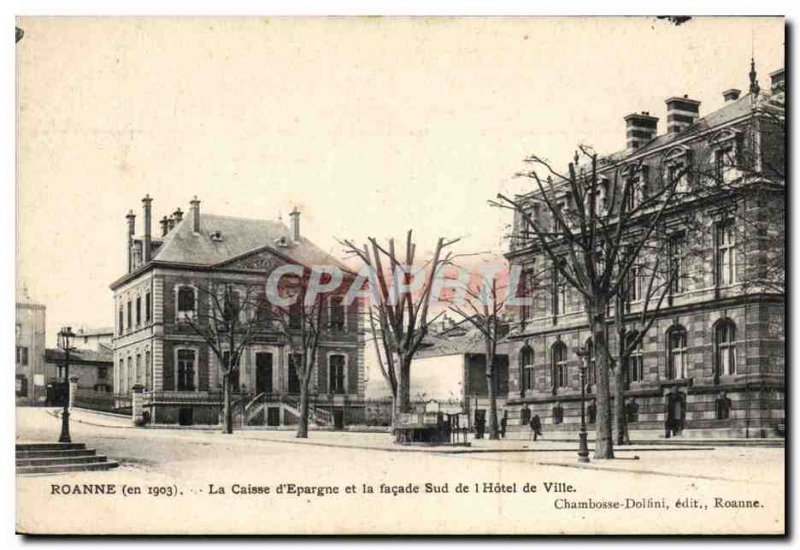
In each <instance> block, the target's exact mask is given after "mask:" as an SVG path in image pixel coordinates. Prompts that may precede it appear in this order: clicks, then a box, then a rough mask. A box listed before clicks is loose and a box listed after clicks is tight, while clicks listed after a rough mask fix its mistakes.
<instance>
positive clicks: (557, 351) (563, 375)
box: [552, 342, 568, 388]
mask: <svg viewBox="0 0 800 550" xmlns="http://www.w3.org/2000/svg"><path fill="white" fill-rule="evenodd" d="M552 361H553V388H565V387H567V385H568V380H567V346H566V345H565V344H564V343H563V342H556V343H555V344H553V348H552Z"/></svg>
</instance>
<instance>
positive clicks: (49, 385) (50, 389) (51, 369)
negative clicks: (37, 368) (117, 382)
mask: <svg viewBox="0 0 800 550" xmlns="http://www.w3.org/2000/svg"><path fill="white" fill-rule="evenodd" d="M65 359H66V357H65V353H64V350H63V349H60V348H55V349H47V350H45V367H44V374H45V380H46V396H47V399H46V401H47V403H49V404H59V403H62V399H64V397H65V396H66V395H67V388H68V380H67V379H66V375H65ZM69 377H70V378H74V377H75V378H77V379H78V381H77V385H78V387H77V389H78V390H89V391H92V392H99V393H109V392H111V391H113V389H114V363H113V353H112V351H111V350H110V349H108V348H105V347H102V346H101V347H100V349H97V350H89V349H75V350H73V351H71V352H70V355H69Z"/></svg>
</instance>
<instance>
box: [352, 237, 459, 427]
mask: <svg viewBox="0 0 800 550" xmlns="http://www.w3.org/2000/svg"><path fill="white" fill-rule="evenodd" d="M368 241H369V245H366V244H365V245H363V246H362V247H359V246H357V245H355V244H353V242H352V241H349V240H345V241H343V242H342V244H343V245H344V246H345V248H346V250H347V251H348V252H349V253H350V254H351V255H352V256H355V257H357V258H359V259H360V260H361V261H362V263H363V264H364V266H365V267H366V268H367V269H368V270H369V271H370V273H371V274H372V280H371V281H370V285H373V286H374V287H375V288H374V289H373V292H372V296H373V302H377V303H373V304H372V307H371V309H370V324H371V326H372V328H373V333H374V334H375V333H377V335H376V339H377V341H378V343H379V344H380V347H381V348H382V351H383V355H382V357H381V356H380V355H379V365H380V367H381V372H382V373H383V375H384V378H386V379H387V382H388V383H389V388H390V390H391V391H392V398H393V402H394V408H395V413H397V412H409V411H410V410H411V396H410V391H411V362H412V360H413V359H414V355H415V354H416V353H417V351H418V350H419V348H420V346H421V345H422V343H423V340H424V338H425V336H426V335H427V334H428V329H429V327H430V325H431V324H432V323H433V322H434V321H435V320H436V318H438V316H439V315H440V314H437V315H434V316H432V317H429V313H430V302H431V292H432V289H433V283H434V277H435V276H436V274H437V272H438V271H439V269H440V268H441V267H442V266H444V265H447V264H448V262H450V260H451V259H452V254H451V253H449V252H446V249H447V248H448V247H450V246H452V245H453V244H455V243H456V242H458V239H455V240H449V241H446V240H445V239H444V238H440V239H439V240H438V241H437V243H436V247H435V249H434V252H433V256H432V258H431V259H429V260H427V261H425V262H422V263H421V264H418V263H415V262H416V261H417V257H416V244H415V243H414V241H413V238H412V232H411V231H409V232H408V233H407V235H406V241H405V248H404V250H403V251H398V250H396V247H395V241H394V239H389V241H388V245H387V246H386V247H383V246H381V245H380V244H379V243H378V241H377V239H375V238H373V237H370V238H369V239H368ZM426 270H427V273H426ZM378 353H380V351H379V352H378ZM393 416H394V413H393Z"/></svg>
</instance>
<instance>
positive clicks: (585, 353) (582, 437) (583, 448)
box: [575, 346, 589, 462]
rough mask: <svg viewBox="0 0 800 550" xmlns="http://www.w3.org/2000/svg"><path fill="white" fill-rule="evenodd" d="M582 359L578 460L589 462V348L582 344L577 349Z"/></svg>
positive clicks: (577, 353)
mask: <svg viewBox="0 0 800 550" xmlns="http://www.w3.org/2000/svg"><path fill="white" fill-rule="evenodd" d="M575 354H576V355H577V356H578V358H579V359H580V360H581V364H580V367H579V368H580V373H581V428H580V431H579V432H578V441H579V444H578V462H589V445H588V444H587V442H586V410H585V404H586V403H585V402H586V369H587V367H588V366H589V365H588V363H589V350H588V349H586V348H585V347H583V346H581V347H579V348H578V349H576V350H575Z"/></svg>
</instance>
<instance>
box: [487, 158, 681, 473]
mask: <svg viewBox="0 0 800 550" xmlns="http://www.w3.org/2000/svg"><path fill="white" fill-rule="evenodd" d="M526 162H527V163H528V164H529V165H530V166H531V167H532V169H531V170H529V171H528V172H525V173H522V174H520V176H522V177H525V178H529V179H530V180H532V181H533V182H534V183H535V189H536V200H537V204H539V205H543V206H544V209H543V212H541V213H540V214H541V215H535V214H534V212H533V211H532V209H531V204H530V203H529V202H528V200H527V199H526V198H525V197H522V198H520V197H515V198H513V199H512V198H509V197H507V196H505V195H503V194H499V195H498V196H497V200H496V201H492V204H493V205H495V206H499V207H502V208H509V209H512V210H514V211H515V212H516V214H517V217H518V219H519V220H520V221H521V222H522V226H523V227H522V228H521V232H522V234H523V235H524V236H526V237H528V238H530V240H531V241H533V243H534V246H535V247H536V249H537V250H539V251H541V253H542V254H543V255H544V256H545V257H546V258H547V259H548V260H549V263H550V264H551V266H552V268H553V271H554V273H557V274H558V276H559V277H563V279H564V280H565V281H566V283H567V284H568V285H569V286H571V287H572V288H574V289H575V290H577V291H578V292H579V293H580V295H581V297H582V299H583V302H584V304H585V309H586V317H587V323H588V325H589V329H590V332H591V337H592V343H593V348H594V349H593V353H594V363H595V365H596V368H597V406H598V413H597V426H598V427H597V431H596V438H595V458H599V459H604V458H614V451H613V438H612V418H613V417H612V408H611V406H612V402H611V395H610V389H611V385H610V372H611V369H612V367H613V361H612V360H611V358H612V354H611V351H610V350H609V342H608V337H607V330H608V323H609V319H608V312H609V311H610V310H611V306H613V305H614V304H615V302H616V299H617V295H618V294H619V293H620V292H621V291H622V289H623V287H624V285H625V281H626V280H627V277H628V273H629V271H630V270H631V268H632V267H633V266H634V264H635V263H636V262H637V261H638V260H639V258H640V256H641V254H642V251H643V249H644V248H645V246H646V245H647V244H648V243H649V242H650V241H651V239H652V237H653V235H654V233H655V231H656V229H657V228H658V227H659V226H660V224H661V221H662V220H663V219H664V217H665V212H666V211H667V210H668V208H670V207H671V206H672V205H673V204H674V203H675V202H676V201H678V200H680V198H681V197H682V196H684V195H688V193H689V190H688V188H687V185H686V184H687V182H686V175H687V170H686V168H685V167H679V168H678V169H676V170H670V171H669V172H668V173H666V174H662V176H663V177H661V178H660V181H656V180H657V178H647V179H648V180H650V181H645V180H646V178H643V177H637V176H639V175H641V170H642V167H641V164H631V163H628V164H622V163H617V162H615V161H613V160H610V161H609V160H603V161H601V160H600V159H598V156H597V154H596V153H595V152H594V151H592V150H591V149H589V148H587V147H581V148H580V152H576V153H575V156H574V159H573V162H572V163H570V164H569V168H568V172H567V174H562V173H559V172H558V171H556V170H555V169H554V168H553V167H552V166H551V165H550V164H549V163H548V162H547V161H546V160H544V159H542V158H541V157H538V156H535V155H534V156H531V157H529V158H527V159H526ZM540 171H543V172H544V174H546V176H544V177H542V176H541V175H540V173H539V172H540ZM554 178H555V180H554Z"/></svg>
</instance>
